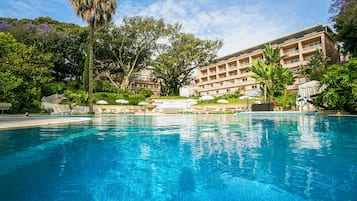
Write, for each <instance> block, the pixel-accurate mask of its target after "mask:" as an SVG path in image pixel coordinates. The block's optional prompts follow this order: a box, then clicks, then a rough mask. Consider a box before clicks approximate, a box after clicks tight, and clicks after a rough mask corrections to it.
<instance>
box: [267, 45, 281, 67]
mask: <svg viewBox="0 0 357 201" xmlns="http://www.w3.org/2000/svg"><path fill="white" fill-rule="evenodd" d="M280 49H281V48H280V47H277V48H275V49H274V48H273V46H272V45H271V44H267V45H265V47H264V51H263V57H264V60H265V63H266V64H277V65H279V64H280V61H281V60H282V59H284V58H285V56H280Z"/></svg>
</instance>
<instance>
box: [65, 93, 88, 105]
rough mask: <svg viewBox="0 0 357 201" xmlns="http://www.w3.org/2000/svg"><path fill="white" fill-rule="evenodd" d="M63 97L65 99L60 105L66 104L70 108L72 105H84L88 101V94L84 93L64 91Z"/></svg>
mask: <svg viewBox="0 0 357 201" xmlns="http://www.w3.org/2000/svg"><path fill="white" fill-rule="evenodd" d="M64 96H65V97H66V99H64V100H63V101H62V102H61V103H62V104H67V105H69V106H70V107H72V106H74V105H85V104H86V103H87V100H88V94H87V93H86V92H85V91H76V92H74V91H71V90H66V91H65V92H64Z"/></svg>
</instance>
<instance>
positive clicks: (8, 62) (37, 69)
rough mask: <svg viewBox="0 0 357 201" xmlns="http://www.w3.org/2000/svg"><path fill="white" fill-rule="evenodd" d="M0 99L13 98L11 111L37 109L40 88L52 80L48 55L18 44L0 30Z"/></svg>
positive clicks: (51, 64) (49, 55) (39, 103)
mask: <svg viewBox="0 0 357 201" xmlns="http://www.w3.org/2000/svg"><path fill="white" fill-rule="evenodd" d="M0 47H2V48H0V78H1V86H2V87H1V89H0V100H2V101H9V100H10V101H12V102H11V103H12V105H13V108H12V109H13V112H24V111H31V112H32V111H38V110H39V108H40V105H41V102H40V99H41V87H42V86H43V85H45V84H46V83H48V82H50V81H51V76H50V72H51V70H52V69H51V68H52V67H53V63H52V62H51V54H43V53H41V52H38V51H37V50H36V49H35V48H34V47H26V46H25V45H24V44H22V43H18V42H17V41H16V40H15V39H14V37H13V36H12V35H11V34H5V33H3V32H0Z"/></svg>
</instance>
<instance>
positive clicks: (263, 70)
mask: <svg viewBox="0 0 357 201" xmlns="http://www.w3.org/2000/svg"><path fill="white" fill-rule="evenodd" d="M282 58H283V57H281V56H280V48H275V49H274V48H273V47H272V46H271V45H266V46H265V48H264V51H263V59H261V60H258V61H255V62H254V63H253V66H251V67H249V68H248V69H249V71H251V72H253V73H255V75H253V77H254V78H255V79H256V81H257V82H258V83H259V84H260V85H261V91H262V92H263V95H264V102H270V101H272V100H273V97H278V96H282V95H283V94H284V91H285V90H286V86H287V85H289V84H292V83H293V82H294V77H293V73H292V71H291V70H289V69H287V68H284V67H283V66H282V65H281V64H280V60H281V59H282Z"/></svg>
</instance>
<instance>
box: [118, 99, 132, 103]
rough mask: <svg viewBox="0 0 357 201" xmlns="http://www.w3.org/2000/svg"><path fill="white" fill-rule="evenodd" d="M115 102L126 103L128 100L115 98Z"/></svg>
mask: <svg viewBox="0 0 357 201" xmlns="http://www.w3.org/2000/svg"><path fill="white" fill-rule="evenodd" d="M115 102H116V103H120V104H128V103H129V101H128V100H125V99H118V100H115Z"/></svg>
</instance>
